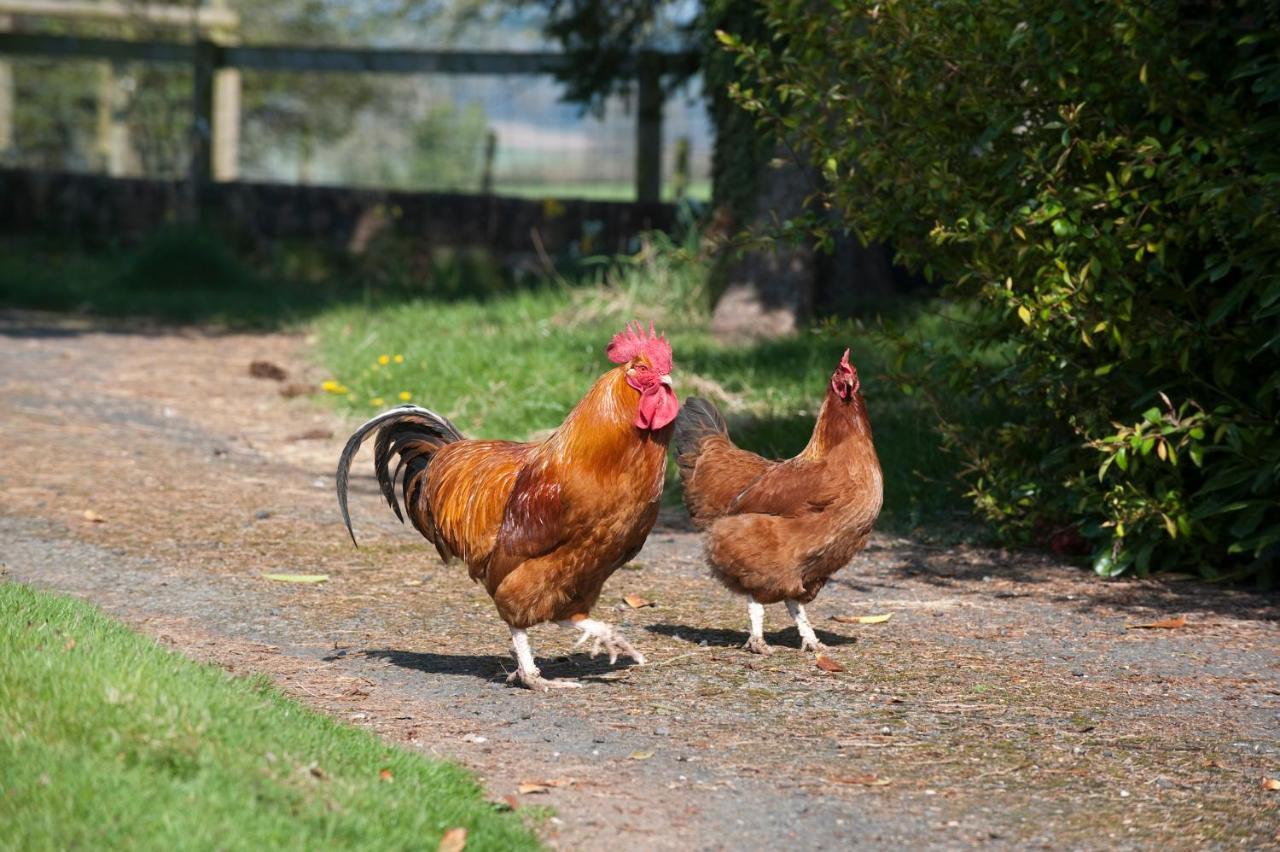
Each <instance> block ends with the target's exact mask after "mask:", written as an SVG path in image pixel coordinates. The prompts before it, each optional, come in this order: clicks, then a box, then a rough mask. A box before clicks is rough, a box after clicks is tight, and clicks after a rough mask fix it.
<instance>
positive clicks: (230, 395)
mask: <svg viewBox="0 0 1280 852" xmlns="http://www.w3.org/2000/svg"><path fill="white" fill-rule="evenodd" d="M306 347H307V341H305V340H304V339H302V338H299V337H290V336H286V335H215V334H203V333H194V332H177V331H173V330H166V329H156V328H146V327H139V326H137V325H130V324H123V325H118V326H110V325H105V324H102V323H92V324H90V323H87V322H86V323H77V322H74V321H68V320H65V319H54V318H49V317H42V316H36V315H29V314H7V315H0V399H3V400H4V402H3V404H2V405H0V434H3V436H4V437H3V449H4V452H3V458H2V459H0V541H3V542H4V544H3V550H2V551H0V560H2V562H3V565H2V567H0V572H2V573H3V575H4V579H8V580H16V581H22V582H30V583H34V584H37V585H41V586H44V587H48V588H52V589H57V590H61V591H65V592H70V593H73V594H77V595H80V596H82V597H85V598H88V599H90V600H93V601H95V602H97V603H99V604H100V605H101V606H103V607H104V608H105V609H106V610H108V611H109V612H112V613H114V614H116V615H118V616H120V617H122V618H124V619H125V620H127V621H128V622H130V623H131V624H134V625H136V626H137V627H138V628H139V629H141V630H143V631H144V632H146V633H148V634H151V635H153V636H156V637H157V638H159V639H160V640H161V641H163V642H166V643H168V644H170V645H172V646H174V647H176V648H179V649H181V650H183V651H184V652H186V653H188V654H190V655H192V656H194V657H197V658H199V659H205V660H212V661H215V662H217V663H218V664H220V665H223V666H225V667H227V668H229V669H231V670H233V671H236V672H259V671H260V672H266V673H268V674H269V675H270V676H271V677H272V678H274V679H275V681H276V682H277V683H278V684H279V685H280V686H281V687H282V688H283V689H285V690H286V691H287V692H289V693H290V694H293V695H295V696H297V697H299V698H300V699H302V700H304V701H306V702H308V703H310V704H312V705H314V706H317V707H319V708H322V709H323V710H325V711H327V712H330V713H333V714H335V715H337V716H338V717H339V718H343V719H347V720H349V721H350V722H351V723H352V724H357V725H361V726H365V727H369V728H371V729H373V730H376V731H377V732H379V733H380V734H381V735H383V736H384V737H386V738H387V739H388V740H391V741H395V742H399V743H402V744H404V745H406V746H408V747H410V748H414V749H420V750H421V751H423V752H425V753H428V754H432V755H437V756H442V757H448V758H450V759H455V760H458V761H461V762H462V763H464V764H466V765H468V766H470V767H472V768H473V770H474V771H475V772H476V773H477V774H478V775H479V776H480V777H481V779H482V780H483V782H484V783H485V785H486V786H487V788H488V789H489V791H490V793H491V795H492V797H493V798H494V800H495V801H501V800H506V801H507V802H508V803H509V804H512V805H514V806H516V807H519V808H526V809H528V812H529V814H530V818H531V819H532V820H534V822H535V823H536V824H537V825H538V826H539V831H540V833H541V835H542V836H543V838H544V839H545V840H546V841H547V842H548V843H549V844H550V845H552V846H555V847H561V848H571V849H583V848H599V847H602V846H605V845H606V844H608V845H613V846H616V847H618V848H627V849H650V848H652V849H668V848H670V849H677V848H679V849H743V848H764V847H778V846H781V847H785V848H794V849H810V848H812V849H818V848H832V847H836V846H847V845H850V844H853V843H859V844H865V845H871V846H876V847H883V846H898V845H910V846H913V847H916V846H924V847H940V848H954V847H957V846H972V845H981V846H987V847H992V848H1010V849H1014V848H1017V849H1021V848H1026V847H1028V846H1045V847H1053V848H1061V847H1064V846H1065V847H1077V848H1154V847H1162V848H1166V847H1167V848H1192V847H1202V846H1210V847H1236V846H1243V847H1249V848H1258V847H1262V846H1268V845H1275V844H1277V843H1280V833H1278V832H1280V792H1269V791H1267V790H1265V789H1263V786H1262V781H1263V779H1264V778H1267V777H1271V778H1274V777H1280V601H1278V600H1277V599H1276V598H1275V597H1265V596H1259V595H1253V594H1249V593H1245V592H1240V591H1233V590H1222V589H1216V588H1212V587H1207V586H1204V585H1201V584H1198V583H1195V582H1189V581H1188V582H1173V583H1151V582H1141V581H1122V582H1112V583H1105V584H1104V583H1100V582H1098V581H1096V580H1094V579H1093V578H1091V577H1089V576H1087V575H1086V574H1084V573H1083V572H1081V571H1079V570H1078V569H1075V568H1072V567H1070V566H1066V565H1061V564H1055V563H1054V562H1053V561H1052V560H1048V559H1046V558H1044V557H1041V556H1038V555H1028V554H1021V553H1008V552H1003V551H993V550H982V549H975V548H968V547H964V548H940V547H933V546H927V545H923V544H920V543H918V542H913V541H909V540H904V539H897V538H890V537H885V536H880V537H877V538H876V539H875V540H874V541H873V544H872V546H871V547H870V548H869V549H868V550H867V551H866V552H865V553H863V554H861V555H860V556H859V557H858V558H857V559H856V560H855V561H854V563H853V564H852V565H851V566H850V567H849V568H847V569H845V571H843V572H842V573H841V574H839V575H837V578H836V580H835V582H833V583H832V584H831V585H829V586H828V588H827V589H826V590H824V592H823V594H822V595H821V596H820V597H819V598H818V600H817V601H816V602H815V604H814V605H813V606H812V607H811V608H810V611H811V616H812V618H813V620H814V622H815V625H816V626H817V627H818V630H819V634H820V636H822V638H823V639H824V641H826V642H827V643H828V644H829V645H831V646H832V647H833V652H832V656H833V657H834V658H835V659H836V660H838V661H839V662H840V663H841V664H842V665H843V666H844V667H845V669H846V670H845V671H844V672H841V673H827V672H824V671H821V670H819V669H818V668H817V667H816V666H815V665H814V661H813V659H812V658H811V657H808V656H806V655H802V654H801V653H800V652H799V651H798V650H795V648H796V646H797V645H798V637H797V636H796V633H795V630H794V628H791V627H790V626H789V622H788V620H787V619H786V614H785V610H783V608H781V607H770V608H769V612H768V614H767V618H768V622H767V624H766V636H767V638H768V639H769V641H770V642H771V643H773V644H775V645H778V646H781V647H779V648H778V652H777V653H775V654H774V655H773V656H772V657H769V658H764V659H762V658H757V657H754V656H752V655H750V654H747V653H746V652H745V651H742V650H740V649H739V646H740V645H741V644H742V642H743V641H744V640H745V638H746V633H745V615H746V613H745V607H743V606H742V604H741V602H740V601H738V600H735V599H732V598H730V597H729V595H728V594H727V593H725V592H723V590H721V589H720V588H719V587H718V586H716V585H715V584H714V583H713V582H712V581H711V580H710V579H708V578H707V576H706V572H705V569H704V568H703V566H702V562H701V557H700V546H699V541H698V537H697V536H696V535H695V534H694V533H693V532H691V531H690V530H689V528H688V526H687V524H686V522H685V520H684V518H683V517H682V514H681V513H679V512H671V513H669V514H667V515H664V517H663V518H662V520H661V521H660V523H659V526H658V528H657V529H655V530H654V533H653V535H652V536H651V537H650V540H649V544H648V545H647V546H646V548H645V550H644V552H643V553H641V555H640V556H639V558H638V559H637V562H636V564H635V566H634V570H624V571H621V572H619V573H618V575H616V576H615V577H614V578H613V579H612V580H611V581H610V583H609V585H608V586H607V587H606V590H605V595H604V596H603V597H602V599H601V606H600V608H599V609H598V610H597V612H596V615H597V617H599V618H603V619H607V620H611V621H614V622H615V623H618V624H620V625H621V626H623V628H624V629H625V630H626V631H627V634H628V636H629V637H630V638H631V639H632V640H633V641H634V642H635V643H636V644H637V645H638V646H640V647H641V648H642V649H643V650H644V651H645V653H646V655H648V657H649V660H650V664H649V665H647V666H645V667H643V668H628V667H626V666H625V665H621V664H620V665H618V666H609V665H608V664H607V663H606V662H602V661H599V660H594V661H593V660H589V659H588V658H586V657H584V656H568V654H569V648H570V645H571V642H572V639H573V637H572V636H570V635H568V634H567V633H566V632H565V631H561V630H559V629H557V628H554V627H546V628H539V629H537V630H535V631H534V632H533V634H532V639H533V642H534V650H535V653H537V654H538V655H539V658H540V662H541V664H542V665H543V668H544V671H545V672H547V673H548V674H549V675H551V676H572V677H580V678H583V679H585V680H587V681H588V682H589V684H590V686H589V688H587V689H583V690H575V691H568V692H553V693H551V694H548V695H536V694H533V693H529V692H525V691H523V690H516V689H511V688H509V687H507V686H505V685H504V684H503V682H502V681H503V677H504V674H505V672H506V671H507V670H509V669H510V668H511V660H510V658H509V655H508V650H507V633H506V630H505V628H504V626H503V625H502V623H501V621H499V619H498V617H497V615H496V613H494V611H493V609H492V606H491V605H490V603H489V601H488V598H487V597H486V596H485V595H484V593H483V590H481V589H480V588H478V587H476V586H474V585H473V584H471V583H470V582H469V581H468V580H467V579H466V574H465V571H464V570H463V569H461V568H460V567H457V566H455V567H452V568H446V567H444V566H442V565H440V564H439V562H438V560H437V559H436V558H435V556H434V553H433V552H432V551H431V550H430V549H429V547H427V546H426V545H425V542H422V540H421V539H419V538H418V537H417V536H416V534H414V533H412V531H411V530H409V529H408V528H405V527H401V526H400V525H399V524H397V523H395V521H394V519H393V518H392V517H391V515H390V513H389V512H388V511H387V510H386V507H385V505H381V502H380V498H379V497H378V496H377V491H376V485H375V483H374V481H373V479H372V477H371V476H370V475H369V474H370V471H371V467H372V464H371V462H370V460H369V459H368V458H367V457H366V456H361V458H360V459H359V460H358V464H357V473H358V474H360V476H359V478H358V479H356V480H355V481H354V496H353V514H354V519H355V524H356V530H357V533H359V534H360V536H361V548H360V549H359V550H356V549H354V548H352V547H351V544H350V542H349V540H347V538H346V532H345V530H344V529H343V528H342V525H341V522H340V520H339V519H338V514H337V508H336V506H335V505H334V499H333V494H332V487H331V477H332V471H333V466H334V462H335V459H336V457H337V453H338V450H339V447H340V445H341V442H342V440H343V439H344V438H345V437H346V434H347V432H348V431H349V429H350V428H351V426H352V424H351V423H349V422H346V421H344V420H342V419H341V418H339V417H337V416H336V415H334V414H333V413H331V412H329V411H327V410H326V409H324V408H322V407H320V406H317V405H315V404H314V402H312V401H310V400H308V399H306V398H305V397H304V398H294V399H287V398H285V397H283V396H282V395H281V394H280V392H279V391H280V389H281V387H282V385H281V384H277V383H276V382H273V381H268V380H261V379H255V378H252V377H250V376H249V373H248V365H249V363H250V362H251V361H253V360H256V359H266V360H270V361H272V362H273V363H276V364H279V365H281V366H283V367H285V368H286V369H288V370H289V371H290V373H291V376H290V379H289V381H290V382H293V381H302V382H305V381H314V380H316V379H317V378H319V376H317V375H316V374H315V373H314V368H312V367H309V366H308V365H309V363H310V362H309V361H308V357H307V355H306V352H307V349H306ZM272 572H289V573H323V574H328V575H329V577H330V580H329V581H328V582H326V583H324V584H321V585H317V586H296V585H288V584H281V583H276V582H272V581H269V580H266V579H264V578H263V577H262V575H263V574H264V573H272ZM632 593H634V594H638V595H641V596H643V597H645V598H647V599H649V600H651V601H654V602H655V604H656V605H655V606H651V607H643V608H640V609H632V608H631V607H629V606H627V605H626V604H625V603H623V602H622V598H623V596H624V595H627V594H632ZM872 613H892V616H893V617H892V619H891V620H890V621H888V622H886V623H882V624H876V625H850V624H845V623H840V622H836V621H834V620H832V616H834V615H858V614H872ZM1178 614H1185V615H1186V618H1187V626H1186V627H1184V628H1181V629H1177V630H1127V629H1126V625H1131V624H1135V623H1140V622H1150V621H1153V620H1156V619H1160V618H1164V617H1167V616H1172V615H1178ZM784 628H785V629H784ZM534 782H538V783H540V784H541V785H542V786H543V787H544V788H545V789H543V790H540V791H536V792H519V789H520V785H521V784H526V785H527V784H529V783H534ZM524 789H525V790H531V789H532V788H530V787H528V786H526V787H525V788H524Z"/></svg>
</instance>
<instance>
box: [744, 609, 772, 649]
mask: <svg viewBox="0 0 1280 852" xmlns="http://www.w3.org/2000/svg"><path fill="white" fill-rule="evenodd" d="M747 616H748V617H749V618H750V619H751V636H749V637H748V638H747V644H746V645H744V646H743V647H744V648H746V649H747V650H748V651H750V652H752V653H753V654H765V655H768V654H772V653H773V649H772V648H770V647H769V646H768V645H767V644H766V643H765V641H764V604H762V603H758V602H756V601H750V600H749V601H747Z"/></svg>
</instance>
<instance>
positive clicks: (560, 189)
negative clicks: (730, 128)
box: [494, 180, 711, 202]
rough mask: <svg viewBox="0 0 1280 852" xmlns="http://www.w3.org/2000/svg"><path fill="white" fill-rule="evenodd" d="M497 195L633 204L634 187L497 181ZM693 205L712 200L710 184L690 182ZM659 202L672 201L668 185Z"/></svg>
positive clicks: (672, 192)
mask: <svg viewBox="0 0 1280 852" xmlns="http://www.w3.org/2000/svg"><path fill="white" fill-rule="evenodd" d="M494 192H496V193H497V194H498V195H512V196H516V197H519V198H555V199H559V200H569V199H586V200H589V201H635V200H636V185H635V184H634V183H630V182H627V181H614V182H612V183H609V182H604V181H592V182H590V183H527V184H526V183H515V182H507V181H498V183H497V185H496V186H495V187H494ZM685 194H686V196H687V197H688V198H689V199H691V200H693V201H703V202H706V201H710V200H711V181H710V180H695V181H690V182H689V187H688V189H687V190H686V192H685ZM662 200H663V201H675V189H674V188H673V187H672V185H671V183H670V182H668V183H667V184H666V185H664V186H663V187H662Z"/></svg>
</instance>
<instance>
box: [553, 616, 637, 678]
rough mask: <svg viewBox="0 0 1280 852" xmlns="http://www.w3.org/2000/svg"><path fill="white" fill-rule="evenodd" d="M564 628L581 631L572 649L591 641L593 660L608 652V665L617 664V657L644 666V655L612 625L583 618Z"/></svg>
mask: <svg viewBox="0 0 1280 852" xmlns="http://www.w3.org/2000/svg"><path fill="white" fill-rule="evenodd" d="M566 626H569V627H576V628H578V629H579V630H581V631H582V635H581V636H580V637H578V641H577V642H575V643H573V647H575V648H577V647H578V646H580V645H582V644H584V643H585V642H586V641H587V640H588V639H590V640H591V652H590V653H591V656H592V657H593V658H594V657H597V656H599V655H600V653H601V652H602V651H608V652H609V665H613V664H614V663H616V662H618V656H619V655H622V656H626V657H630V658H631V659H633V660H635V662H636V664H637V665H641V666H643V665H644V654H641V653H640V652H639V651H637V650H636V648H635V646H634V645H632V644H631V643H630V642H628V641H627V637H625V636H623V635H622V634H621V633H619V632H618V630H617V628H615V627H614V626H613V625H611V624H605V623H604V622H603V621H592V620H591V619H589V618H584V619H581V620H579V621H576V622H570V623H568V624H567V625H566Z"/></svg>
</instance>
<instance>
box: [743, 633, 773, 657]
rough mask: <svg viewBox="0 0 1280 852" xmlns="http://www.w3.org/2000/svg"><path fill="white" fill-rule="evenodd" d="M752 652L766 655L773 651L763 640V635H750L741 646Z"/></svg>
mask: <svg viewBox="0 0 1280 852" xmlns="http://www.w3.org/2000/svg"><path fill="white" fill-rule="evenodd" d="M742 647H743V648H746V649H747V650H748V651H750V652H751V653H753V654H759V655H761V656H763V657H767V656H769V655H770V654H772V653H773V649H772V648H770V647H769V645H768V644H767V643H766V642H765V641H764V637H763V636H752V637H751V638H750V639H748V640H747V644H745V645H743V646H742Z"/></svg>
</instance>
